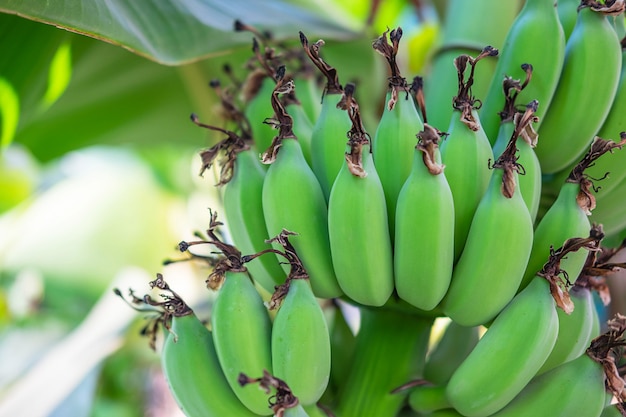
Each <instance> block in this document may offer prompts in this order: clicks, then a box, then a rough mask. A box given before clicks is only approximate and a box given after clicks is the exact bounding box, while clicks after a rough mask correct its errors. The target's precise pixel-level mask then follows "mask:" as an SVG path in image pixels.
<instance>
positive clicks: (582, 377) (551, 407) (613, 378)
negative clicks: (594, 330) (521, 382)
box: [493, 314, 626, 417]
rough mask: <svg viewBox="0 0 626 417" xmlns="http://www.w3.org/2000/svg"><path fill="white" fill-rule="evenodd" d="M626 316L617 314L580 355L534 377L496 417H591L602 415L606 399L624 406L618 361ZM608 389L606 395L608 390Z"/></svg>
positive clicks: (622, 410)
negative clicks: (603, 331) (612, 399)
mask: <svg viewBox="0 0 626 417" xmlns="http://www.w3.org/2000/svg"><path fill="white" fill-rule="evenodd" d="M625 330H626V317H625V316H622V315H620V314H617V315H616V316H615V317H614V318H613V319H611V320H609V321H608V323H607V331H606V332H605V333H603V334H602V335H600V336H598V337H597V338H595V339H593V340H592V341H591V344H590V345H589V347H588V348H587V350H586V351H585V353H583V354H582V355H580V356H579V357H578V358H576V359H574V360H572V361H569V362H567V363H564V364H562V365H560V366H557V367H556V368H554V369H552V370H550V371H548V372H546V373H543V374H541V375H539V376H537V377H535V378H534V379H533V380H532V381H530V383H529V384H528V385H527V386H526V388H524V390H522V392H521V393H520V394H519V395H518V396H517V397H516V398H515V399H514V400H513V401H512V402H511V403H510V404H509V405H507V406H506V407H505V408H504V409H502V410H501V411H500V412H498V413H496V414H494V415H493V417H517V416H520V417H521V416H530V415H533V416H539V417H543V416H545V417H552V416H557V415H558V416H571V415H577V416H589V417H597V416H600V415H602V413H603V411H604V409H605V404H606V401H607V398H608V399H610V398H611V395H614V396H615V397H616V398H617V399H618V403H617V408H618V410H619V411H620V414H621V415H624V414H625V413H626V407H625V406H624V402H623V401H624V393H623V389H624V383H625V382H624V380H623V378H622V377H621V376H620V374H619V371H618V369H617V365H616V360H618V359H619V358H620V357H621V356H622V355H623V352H622V346H623V345H624V331H625ZM607 390H608V391H609V394H610V395H609V396H607V393H606V391H607Z"/></svg>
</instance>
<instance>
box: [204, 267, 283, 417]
mask: <svg viewBox="0 0 626 417" xmlns="http://www.w3.org/2000/svg"><path fill="white" fill-rule="evenodd" d="M223 279H224V283H223V284H222V286H221V288H220V289H219V292H218V294H217V297H216V298H215V302H214V304H213V308H212V310H211V311H212V314H211V328H212V332H213V342H214V343H215V348H216V351H217V356H218V358H219V361H220V365H221V366H222V369H223V371H224V375H225V376H226V379H227V381H228V384H229V385H230V387H231V388H232V390H233V391H234V392H235V395H237V397H238V398H239V400H240V401H241V402H242V403H243V404H244V405H245V406H246V407H248V408H249V409H250V410H251V411H253V412H254V413H256V414H259V415H270V414H271V413H272V412H271V410H270V409H269V407H268V402H267V395H266V394H265V393H264V392H263V391H261V390H255V389H250V387H242V386H241V385H240V384H239V382H238V378H239V374H240V373H241V372H244V373H248V374H252V375H256V374H260V373H262V372H263V370H265V369H272V355H271V352H270V345H271V331H272V323H271V321H270V317H269V315H268V312H267V309H266V308H265V305H264V304H263V300H262V298H261V296H260V295H259V293H258V292H257V290H256V289H255V288H254V285H253V284H252V281H251V280H250V277H249V276H248V274H247V273H246V272H245V268H243V270H241V271H237V270H232V271H227V272H225V276H224V277H223Z"/></svg>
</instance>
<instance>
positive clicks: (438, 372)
mask: <svg viewBox="0 0 626 417" xmlns="http://www.w3.org/2000/svg"><path fill="white" fill-rule="evenodd" d="M478 339H479V337H478V327H476V326H475V327H467V326H461V325H460V324H458V323H457V322H455V321H450V323H449V324H448V326H447V327H446V329H445V331H444V333H443V336H442V337H441V339H440V340H439V341H438V342H437V344H436V345H435V346H434V347H433V349H432V351H431V352H430V353H429V355H428V358H427V359H426V364H425V365H424V379H425V380H427V381H429V382H432V383H433V384H444V383H446V382H448V380H450V377H451V376H452V374H453V373H454V371H456V369H457V368H458V367H459V365H460V364H461V363H462V362H463V361H464V360H465V358H466V357H467V355H469V354H470V352H471V351H472V350H473V349H474V347H475V346H476V343H478Z"/></svg>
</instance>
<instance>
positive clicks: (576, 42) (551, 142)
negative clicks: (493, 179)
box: [535, 0, 624, 174]
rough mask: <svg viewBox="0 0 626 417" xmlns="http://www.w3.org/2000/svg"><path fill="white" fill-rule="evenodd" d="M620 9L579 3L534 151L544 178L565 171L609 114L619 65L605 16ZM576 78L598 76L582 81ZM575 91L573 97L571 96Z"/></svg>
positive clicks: (620, 5)
mask: <svg viewBox="0 0 626 417" xmlns="http://www.w3.org/2000/svg"><path fill="white" fill-rule="evenodd" d="M615 9H617V10H619V11H620V13H621V12H623V11H624V1H623V0H618V1H616V2H615V4H614V5H613V6H612V7H608V6H605V5H604V4H601V3H598V2H596V1H593V0H583V1H582V2H581V6H580V7H579V11H578V18H577V20H576V26H574V30H573V31H572V35H571V36H570V38H569V39H568V40H567V45H566V47H565V61H564V63H563V71H562V73H561V76H560V78H559V84H558V86H557V88H556V91H555V93H554V97H553V100H552V102H551V104H550V106H549V107H548V109H547V111H546V113H545V117H544V119H543V122H542V123H541V126H540V127H539V130H538V133H539V137H541V141H539V143H538V144H537V147H536V148H535V152H536V153H537V157H538V158H539V161H540V162H541V170H542V172H543V173H544V174H551V173H555V172H558V171H560V170H562V169H565V168H566V167H567V166H568V165H569V164H571V163H572V162H574V161H575V160H576V159H577V158H579V157H580V155H581V154H582V153H583V152H584V150H585V149H586V148H587V147H588V146H589V144H590V143H591V142H592V140H593V137H594V135H595V134H596V133H597V132H598V130H600V128H601V127H602V124H603V122H604V120H605V119H606V116H607V115H608V113H609V110H610V107H611V103H612V102H613V98H614V97H615V93H616V91H617V85H618V83H619V76H620V72H621V65H622V54H621V46H620V41H619V39H618V38H617V34H616V33H615V31H614V30H613V28H612V26H611V24H610V23H609V21H608V19H607V16H606V14H605V13H617V11H616V10H615ZM580 74H597V76H594V77H587V78H585V80H584V82H582V83H581V78H580ZM574 93H575V94H574Z"/></svg>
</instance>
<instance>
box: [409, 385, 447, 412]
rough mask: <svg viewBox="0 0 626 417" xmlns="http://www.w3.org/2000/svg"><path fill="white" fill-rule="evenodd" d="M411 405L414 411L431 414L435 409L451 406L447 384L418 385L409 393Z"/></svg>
mask: <svg viewBox="0 0 626 417" xmlns="http://www.w3.org/2000/svg"><path fill="white" fill-rule="evenodd" d="M409 406H410V407H411V409H413V411H415V412H417V413H420V414H426V415H430V413H432V412H433V411H437V410H444V409H448V408H450V402H449V401H448V398H447V397H446V386H445V385H418V386H416V387H414V388H412V389H411V392H410V393H409Z"/></svg>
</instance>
